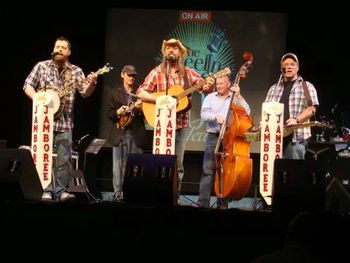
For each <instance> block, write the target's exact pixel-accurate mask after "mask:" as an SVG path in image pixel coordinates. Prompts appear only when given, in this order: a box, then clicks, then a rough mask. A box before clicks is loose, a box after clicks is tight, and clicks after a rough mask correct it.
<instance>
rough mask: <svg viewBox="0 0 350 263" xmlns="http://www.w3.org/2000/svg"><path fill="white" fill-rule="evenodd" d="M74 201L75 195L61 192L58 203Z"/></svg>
mask: <svg viewBox="0 0 350 263" xmlns="http://www.w3.org/2000/svg"><path fill="white" fill-rule="evenodd" d="M73 199H75V195H73V194H70V193H68V192H63V193H62V194H61V195H60V201H63V202H64V201H68V200H73Z"/></svg>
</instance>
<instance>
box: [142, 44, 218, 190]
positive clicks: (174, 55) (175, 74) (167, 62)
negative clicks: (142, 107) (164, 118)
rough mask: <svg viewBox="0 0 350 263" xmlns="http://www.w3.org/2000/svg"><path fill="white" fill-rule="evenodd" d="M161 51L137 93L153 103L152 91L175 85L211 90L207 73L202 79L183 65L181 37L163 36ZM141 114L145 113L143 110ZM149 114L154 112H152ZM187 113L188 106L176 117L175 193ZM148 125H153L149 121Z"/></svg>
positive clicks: (211, 81)
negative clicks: (195, 86) (158, 60)
mask: <svg viewBox="0 0 350 263" xmlns="http://www.w3.org/2000/svg"><path fill="white" fill-rule="evenodd" d="M161 51H162V54H163V61H162V63H161V64H160V65H158V66H157V67H155V68H154V69H152V70H151V72H150V73H149V74H148V75H147V76H146V78H145V81H144V83H143V84H141V86H140V88H139V90H138V96H139V97H140V98H141V99H142V100H143V101H146V102H147V101H148V102H151V103H155V101H156V98H157V97H156V96H155V95H154V94H152V93H157V92H165V91H166V90H170V89H171V87H174V86H176V85H179V86H182V87H184V89H186V88H188V87H190V86H194V85H196V84H200V85H199V88H198V90H199V91H200V92H204V93H209V92H211V91H212V88H213V85H214V82H215V79H214V78H213V77H207V78H206V79H205V80H203V78H202V77H201V75H200V74H199V73H198V72H196V71H195V70H194V69H192V68H189V67H186V66H185V65H184V61H185V58H186V57H187V55H188V50H187V48H186V47H185V46H184V45H183V44H182V43H181V42H180V40H178V39H169V40H164V41H163V44H162V48H161ZM169 95H171V94H169ZM144 114H145V115H146V113H145V112H144ZM151 114H154V112H152V113H151ZM189 117H190V114H189V108H187V109H185V110H184V111H182V112H178V113H177V117H176V135H175V139H176V141H175V154H176V156H177V169H178V193H180V190H181V189H180V187H181V181H182V178H183V175H184V167H183V158H184V152H185V138H186V133H187V128H188V126H189ZM146 119H147V117H146ZM149 124H150V123H149ZM150 125H151V126H152V124H150Z"/></svg>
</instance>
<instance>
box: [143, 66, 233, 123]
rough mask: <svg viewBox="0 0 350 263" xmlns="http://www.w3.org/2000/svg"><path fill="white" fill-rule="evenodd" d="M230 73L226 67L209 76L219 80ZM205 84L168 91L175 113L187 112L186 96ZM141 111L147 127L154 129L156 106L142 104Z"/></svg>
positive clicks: (155, 94)
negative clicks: (175, 101) (173, 101)
mask: <svg viewBox="0 0 350 263" xmlns="http://www.w3.org/2000/svg"><path fill="white" fill-rule="evenodd" d="M230 73H231V70H230V68H228V67H226V68H224V69H222V70H219V71H218V72H216V73H213V74H212V75H210V76H211V77H214V78H220V77H223V76H225V75H229V74H230ZM204 84H205V82H201V83H198V84H196V85H194V86H192V87H189V88H187V89H184V88H183V87H182V86H181V85H175V86H172V87H170V88H169V89H168V95H169V96H172V97H173V98H175V99H177V105H176V112H177V113H179V112H183V111H186V110H188V109H189V108H190V107H191V102H190V99H189V98H188V95H190V94H191V93H192V92H194V91H196V90H198V89H200V88H201V87H202V86H204ZM165 94H166V92H165V91H161V92H155V93H152V95H154V96H155V97H160V96H163V95H165ZM142 111H143V114H144V115H145V119H146V121H147V123H148V125H149V126H151V127H154V121H155V112H156V105H155V103H152V102H142Z"/></svg>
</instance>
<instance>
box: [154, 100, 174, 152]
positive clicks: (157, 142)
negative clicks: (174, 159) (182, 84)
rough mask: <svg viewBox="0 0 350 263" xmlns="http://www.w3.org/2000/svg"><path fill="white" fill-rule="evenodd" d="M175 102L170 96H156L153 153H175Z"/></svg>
mask: <svg viewBox="0 0 350 263" xmlns="http://www.w3.org/2000/svg"><path fill="white" fill-rule="evenodd" d="M176 103H177V101H176V99H174V98H173V97H171V96H165V95H164V96H160V97H157V100H156V108H155V109H156V112H155V127H154V132H153V151H152V153H153V154H167V155H174V154H175V132H176Z"/></svg>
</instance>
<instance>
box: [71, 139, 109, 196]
mask: <svg viewBox="0 0 350 263" xmlns="http://www.w3.org/2000/svg"><path fill="white" fill-rule="evenodd" d="M84 138H88V139H89V142H88V144H87V146H85V147H86V148H85V149H81V147H82V144H83V143H82V140H83V139H84ZM79 141H80V143H79V151H84V167H83V169H84V171H85V167H86V153H93V154H97V153H98V152H99V151H100V149H101V148H102V146H103V145H104V143H105V142H106V140H103V139H97V138H94V137H92V136H90V135H89V134H87V135H85V136H84V137H83V138H81V139H80V140H79ZM69 192H71V193H75V194H76V195H78V196H84V197H85V198H84V199H85V200H86V199H87V200H88V201H89V202H91V201H95V202H98V201H100V200H99V199H97V198H96V197H95V196H94V195H93V194H92V193H91V192H90V190H89V188H88V186H87V184H86V182H85V179H84V175H83V171H81V170H74V171H73V174H72V180H71V182H70V184H69ZM82 194H83V195H82Z"/></svg>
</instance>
